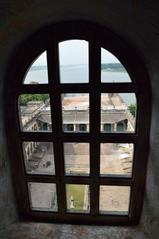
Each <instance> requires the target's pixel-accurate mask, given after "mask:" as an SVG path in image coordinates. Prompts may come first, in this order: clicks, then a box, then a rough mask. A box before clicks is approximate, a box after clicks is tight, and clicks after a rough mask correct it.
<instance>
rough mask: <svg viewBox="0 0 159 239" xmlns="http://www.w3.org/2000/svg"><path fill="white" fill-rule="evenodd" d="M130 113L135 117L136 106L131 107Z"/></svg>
mask: <svg viewBox="0 0 159 239" xmlns="http://www.w3.org/2000/svg"><path fill="white" fill-rule="evenodd" d="M129 110H130V113H131V114H132V115H133V116H134V117H135V114H136V104H131V105H129Z"/></svg>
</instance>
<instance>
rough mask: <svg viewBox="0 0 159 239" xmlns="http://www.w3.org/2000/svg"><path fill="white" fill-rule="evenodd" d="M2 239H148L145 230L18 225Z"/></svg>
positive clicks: (3, 235) (1, 236)
mask: <svg viewBox="0 0 159 239" xmlns="http://www.w3.org/2000/svg"><path fill="white" fill-rule="evenodd" d="M0 238H1V239H22V238H23V239H44V238H47V239H118V238H122V239H148V238H151V237H147V236H146V235H145V234H144V232H143V228H140V229H138V230H136V227H133V228H131V227H130V228H129V227H108V226H79V225H65V224H63V225H59V224H44V223H21V224H20V223H18V224H14V225H12V226H10V227H9V228H8V230H6V231H4V232H2V233H1V234H0Z"/></svg>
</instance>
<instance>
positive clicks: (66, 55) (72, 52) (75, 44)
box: [59, 40, 88, 83]
mask: <svg viewBox="0 0 159 239" xmlns="http://www.w3.org/2000/svg"><path fill="white" fill-rule="evenodd" d="M59 58H60V82H61V83H88V43H87V41H84V40H69V41H64V42H61V43H59Z"/></svg>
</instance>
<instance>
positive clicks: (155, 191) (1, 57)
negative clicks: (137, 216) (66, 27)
mask: <svg viewBox="0 0 159 239" xmlns="http://www.w3.org/2000/svg"><path fill="white" fill-rule="evenodd" d="M71 19H78V20H88V21H91V22H95V23H99V24H102V25H105V26H106V27H107V28H109V29H111V30H112V31H114V32H115V33H117V34H118V35H119V36H121V37H123V38H124V39H126V40H127V41H129V42H130V43H131V44H132V45H133V46H134V47H136V49H137V50H138V51H139V53H140V54H141V56H142V58H143V61H144V62H145V65H146V67H147V70H148V73H149V76H150V83H151V87H152V120H151V133H150V153H149V163H148V175H147V184H146V193H145V200H144V207H143V212H142V219H141V225H140V226H139V227H138V229H137V230H139V231H141V232H142V238H155V236H156V235H157V233H158V232H159V222H158V221H159V174H158V172H159V162H158V155H159V147H158V144H159V44H158V41H159V3H158V1H157V0H156V1H155V0H138V1H137V0H134V1H133V0H122V1H116V0H100V1H98V0H93V1H90V0H85V1H84V0H67V1H64V0H63V1H62V0H58V1H57V0H54V1H52V0H45V1H43V0H4V1H3V0H2V1H0V215H1V216H0V229H1V228H2V227H3V226H5V225H7V224H9V223H11V222H14V221H16V219H17V214H16V204H15V201H14V195H13V190H12V184H11V179H10V164H9V159H8V154H7V149H6V135H5V131H4V124H5V122H4V120H3V107H2V106H3V97H2V95H3V94H2V93H3V86H4V81H5V74H6V69H7V65H8V62H9V60H10V57H11V55H12V52H13V51H14V49H15V48H16V47H17V46H18V45H19V44H20V43H21V41H22V40H23V39H25V38H26V37H27V36H28V35H29V34H30V33H32V32H34V31H36V30H37V29H39V28H41V27H42V26H45V25H47V24H50V23H55V22H59V21H64V20H71ZM148 113H149V112H148ZM141 173H142V172H141ZM139 231H138V232H139ZM138 235H139V234H138ZM149 236H150V237H149ZM134 238H139V237H137V236H136V237H134ZM140 238H141V236H140ZM156 238H157V237H156Z"/></svg>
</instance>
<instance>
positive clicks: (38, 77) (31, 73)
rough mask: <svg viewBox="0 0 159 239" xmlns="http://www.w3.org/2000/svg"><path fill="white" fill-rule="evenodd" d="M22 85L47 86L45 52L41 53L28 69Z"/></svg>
mask: <svg viewBox="0 0 159 239" xmlns="http://www.w3.org/2000/svg"><path fill="white" fill-rule="evenodd" d="M24 84H48V72H47V59H46V52H44V53H42V54H41V55H40V56H39V57H38V58H37V59H36V60H35V61H34V63H33V64H32V65H31V67H30V68H29V69H28V71H27V73H26V76H25V79H24Z"/></svg>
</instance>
